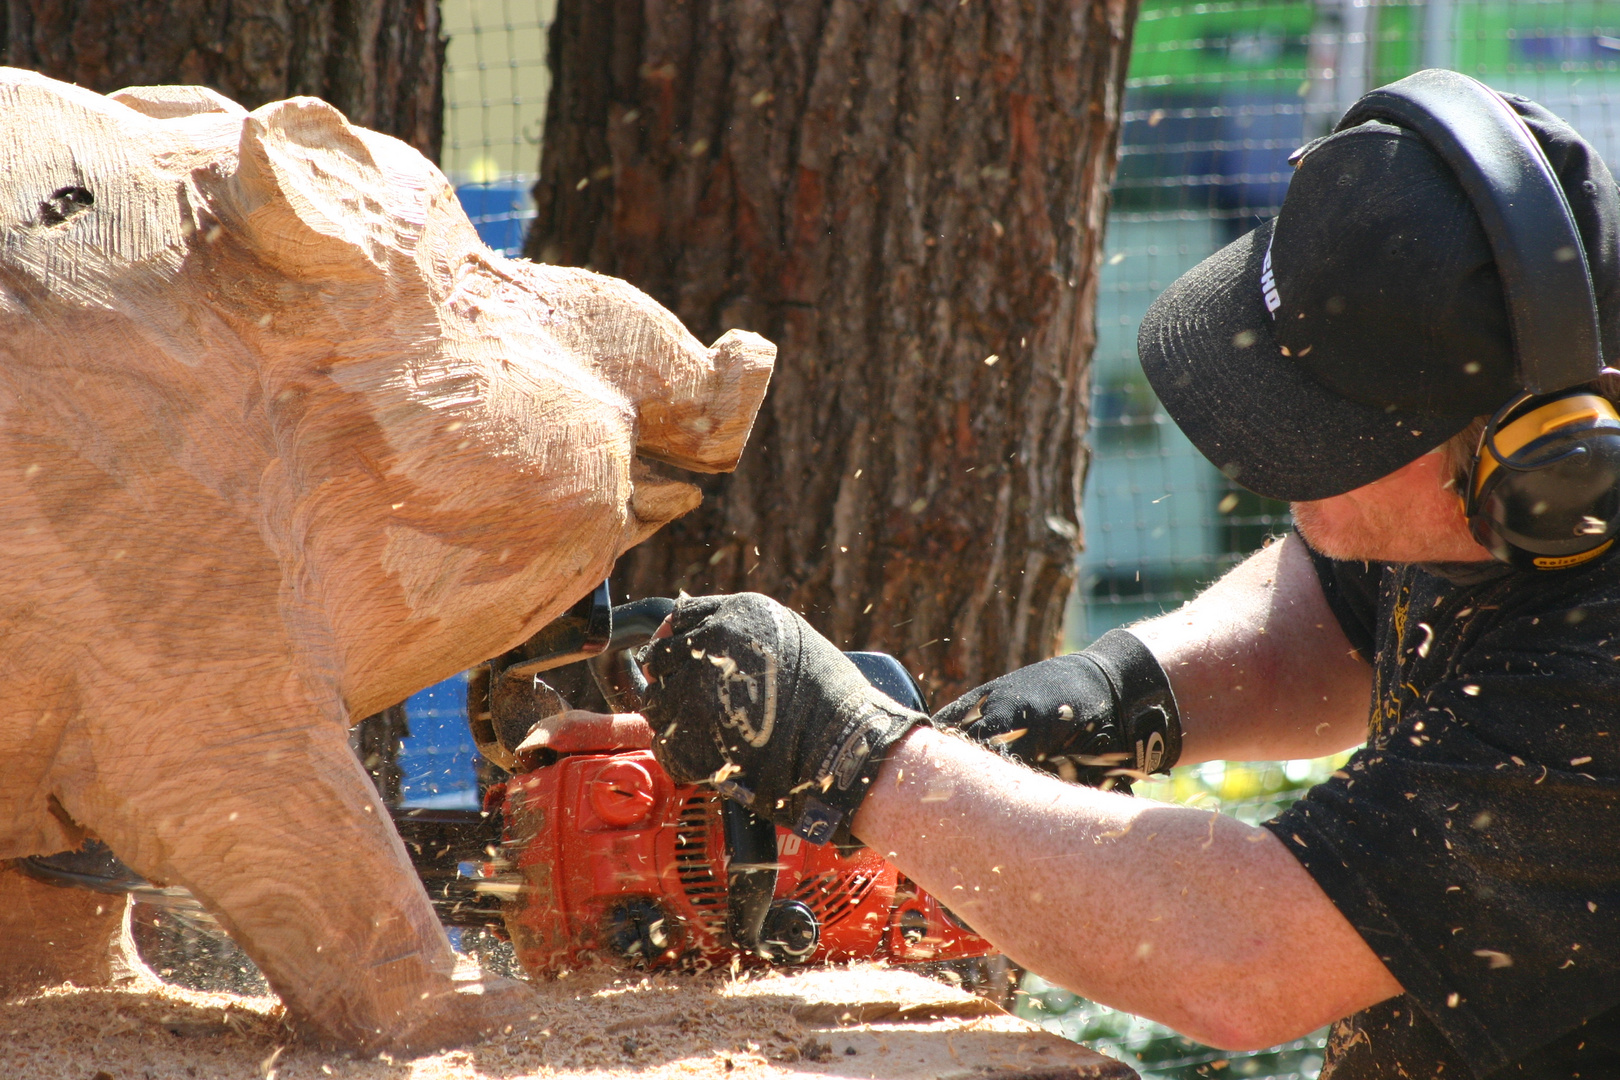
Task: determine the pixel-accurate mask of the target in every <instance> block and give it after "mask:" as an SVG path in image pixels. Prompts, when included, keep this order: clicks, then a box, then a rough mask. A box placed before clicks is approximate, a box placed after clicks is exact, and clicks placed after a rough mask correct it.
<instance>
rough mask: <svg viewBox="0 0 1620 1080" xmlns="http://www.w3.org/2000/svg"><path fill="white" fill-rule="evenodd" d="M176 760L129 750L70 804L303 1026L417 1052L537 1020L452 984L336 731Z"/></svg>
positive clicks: (363, 780) (399, 850) (504, 991)
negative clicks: (182, 895) (191, 898)
mask: <svg viewBox="0 0 1620 1080" xmlns="http://www.w3.org/2000/svg"><path fill="white" fill-rule="evenodd" d="M156 753H161V751H156ZM175 755H176V756H175V760H173V761H167V762H163V761H158V760H154V759H153V758H150V757H148V758H145V759H144V760H142V759H137V758H136V757H134V756H132V755H126V756H125V758H124V759H122V760H121V761H115V762H114V763H113V764H111V765H110V766H108V767H109V768H115V769H116V768H121V767H126V766H127V767H128V769H129V772H128V773H127V774H126V775H113V776H109V775H108V773H107V772H103V773H102V774H101V776H100V778H99V779H100V783H99V784H98V785H96V788H97V789H99V790H92V791H91V792H89V793H87V794H88V802H87V804H86V805H83V806H80V805H75V806H72V807H70V808H69V809H70V810H71V811H72V812H73V814H74V816H75V817H76V818H78V819H79V820H82V821H84V822H86V823H87V824H89V825H91V826H92V827H93V828H94V829H95V830H96V832H97V833H98V834H99V835H101V836H103V837H105V838H106V840H107V841H108V843H109V844H110V845H112V846H113V847H114V848H115V849H116V850H117V851H118V852H119V853H120V855H121V856H122V857H123V858H124V860H125V861H126V862H128V863H129V864H130V865H131V866H132V867H133V868H134V869H135V870H137V871H138V872H140V873H142V874H144V875H145V876H147V877H148V878H152V879H153V880H162V881H165V882H166V883H168V884H174V885H183V886H185V887H186V888H188V889H190V890H191V892H192V893H193V894H194V895H195V896H196V897H197V899H198V900H200V901H202V903H203V904H204V905H205V906H206V907H207V908H208V909H209V910H210V911H211V912H213V914H214V915H215V917H217V918H218V919H219V920H220V922H221V923H222V924H223V925H224V926H225V927H226V929H227V930H229V931H230V934H231V936H232V937H233V938H234V939H235V940H236V942H237V944H238V945H240V946H241V947H242V950H243V951H244V952H246V953H247V954H248V956H249V957H251V958H252V959H253V961H254V962H255V963H256V964H258V966H259V968H260V970H261V971H263V972H264V975H265V978H266V979H268V980H269V982H270V985H271V987H272V989H274V990H275V991H276V993H277V994H279V995H280V996H281V999H282V1001H283V1002H285V1003H286V1005H287V1010H288V1018H289V1020H290V1021H291V1022H292V1023H293V1024H294V1025H295V1026H297V1027H298V1028H299V1029H300V1030H302V1031H304V1032H306V1033H307V1034H309V1035H311V1036H313V1037H314V1038H315V1039H317V1040H318V1041H322V1042H327V1043H336V1044H341V1045H345V1046H350V1047H355V1048H358V1049H362V1050H368V1051H377V1050H392V1051H398V1050H412V1051H425V1050H430V1049H436V1048H439V1047H443V1046H449V1045H453V1044H456V1043H464V1042H469V1041H472V1040H474V1039H477V1038H479V1037H481V1036H484V1035H487V1034H493V1033H497V1032H499V1031H501V1030H502V1029H504V1028H505V1027H506V1026H507V1025H516V1024H519V1023H522V1022H524V1021H525V1020H526V1019H527V1018H528V1017H529V1016H530V1015H531V1014H532V1012H533V1011H534V1010H533V1009H532V1007H531V1004H532V1000H533V994H532V992H531V991H530V990H529V988H528V987H526V986H524V985H523V984H522V983H517V982H512V981H509V980H504V979H493V978H486V979H483V980H481V981H478V982H471V983H468V982H456V983H454V984H452V980H451V974H452V971H453V970H454V966H455V954H454V953H453V952H452V951H451V948H450V943H449V940H448V939H447V938H446V937H445V933H444V930H443V928H442V927H441V926H440V925H439V922H438V920H437V919H436V918H435V916H434V913H433V909H432V906H431V905H430V904H429V902H428V898H427V894H426V893H425V892H424V891H423V889H422V885H421V882H420V881H419V880H418V879H417V877H416V874H415V872H414V871H413V870H412V868H411V864H410V860H409V858H408V856H407V855H406V852H405V847H404V845H403V844H402V843H400V840H399V837H398V835H397V834H396V833H395V832H394V828H393V824H392V822H391V821H390V820H389V818H388V815H387V813H386V811H385V810H384V808H383V807H382V805H381V802H380V800H379V799H378V797H377V792H376V790H375V789H374V788H373V787H372V785H371V781H370V780H369V778H368V777H367V776H366V773H365V770H364V769H363V767H362V766H361V764H360V762H359V761H357V760H356V759H355V756H354V754H353V753H352V752H351V751H350V749H349V746H348V742H347V741H346V739H345V737H344V733H343V732H342V731H341V730H336V729H333V730H324V729H323V730H314V731H312V730H299V729H298V728H295V727H288V728H284V729H282V730H281V731H278V732H276V733H275V734H273V735H266V736H263V737H258V738H246V739H242V740H239V741H234V742H232V743H230V744H228V745H226V746H223V747H217V748H206V747H198V746H195V745H193V746H190V747H187V748H185V749H184V751H183V752H182V751H175ZM182 759H183V760H182ZM201 778H207V780H206V789H205V791H206V796H207V797H206V798H199V791H200V790H204V788H203V785H202V784H201V783H200V780H201ZM74 798H75V800H77V798H78V795H77V793H75V796H74Z"/></svg>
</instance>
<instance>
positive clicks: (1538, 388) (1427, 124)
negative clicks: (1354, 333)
mask: <svg viewBox="0 0 1620 1080" xmlns="http://www.w3.org/2000/svg"><path fill="white" fill-rule="evenodd" d="M1368 120H1386V121H1389V122H1392V123H1395V124H1398V125H1400V126H1401V127H1405V128H1409V129H1411V130H1413V131H1415V132H1417V133H1418V134H1419V135H1421V136H1422V137H1423V140H1424V141H1425V142H1426V143H1427V144H1428V145H1429V147H1430V148H1431V149H1432V150H1433V151H1434V152H1435V153H1436V154H1438V155H1439V156H1440V158H1441V160H1443V161H1445V163H1446V164H1447V165H1449V166H1450V167H1451V169H1452V171H1453V172H1454V173H1455V174H1456V175H1457V180H1458V182H1459V183H1460V184H1461V185H1462V188H1463V191H1464V192H1465V193H1466V194H1467V195H1468V198H1469V201H1470V202H1471V203H1472V204H1473V206H1474V211H1475V212H1476V213H1477V214H1478V215H1479V218H1480V222H1481V224H1483V225H1484V227H1485V235H1486V236H1487V237H1488V238H1489V240H1490V244H1491V250H1492V252H1493V253H1494V254H1495V256H1496V266H1497V271H1498V273H1499V274H1500V276H1501V280H1502V290H1503V292H1504V293H1505V299H1506V301H1507V309H1508V316H1509V319H1510V321H1511V324H1512V326H1513V340H1514V345H1515V352H1516V353H1517V360H1518V370H1517V372H1516V374H1517V376H1518V380H1519V385H1520V386H1522V387H1524V388H1525V389H1526V390H1528V391H1530V392H1531V393H1533V394H1548V393H1553V392H1556V391H1558V390H1564V389H1567V388H1569V387H1572V386H1579V385H1581V384H1582V383H1588V382H1591V381H1592V380H1593V379H1595V378H1597V375H1598V372H1599V371H1600V370H1601V369H1602V367H1603V349H1602V338H1601V335H1600V333H1599V330H1598V317H1597V300H1596V297H1595V296H1594V295H1593V292H1592V278H1591V272H1590V270H1589V268H1588V267H1587V263H1586V252H1585V248H1584V247H1583V246H1582V244H1581V237H1580V231H1579V230H1578V229H1577V228H1576V226H1575V219H1574V216H1573V215H1572V214H1571V213H1570V210H1569V202H1568V200H1567V199H1566V198H1565V197H1564V189H1563V187H1562V185H1560V184H1559V182H1558V177H1557V176H1556V175H1555V174H1554V173H1553V170H1552V166H1551V164H1549V163H1548V161H1547V155H1546V154H1545V153H1543V152H1542V149H1541V145H1540V144H1539V143H1538V142H1536V140H1535V137H1534V136H1533V135H1531V134H1530V131H1529V129H1528V128H1527V127H1526V126H1525V123H1524V121H1523V120H1522V119H1521V118H1520V117H1519V115H1518V113H1516V112H1514V111H1513V109H1512V108H1510V107H1509V106H1508V105H1507V103H1506V102H1504V101H1503V100H1502V99H1501V97H1499V96H1498V95H1497V94H1496V92H1495V91H1493V90H1491V89H1490V88H1489V87H1487V86H1485V85H1484V84H1483V83H1480V82H1478V81H1476V80H1474V79H1471V78H1469V77H1468V76H1466V75H1463V74H1460V73H1458V72H1455V71H1445V70H1441V69H1433V70H1429V71H1420V72H1418V73H1417V74H1415V75H1409V76H1407V77H1406V78H1404V79H1401V80H1400V81H1399V82H1395V83H1391V84H1390V85H1388V86H1386V87H1383V88H1382V89H1378V90H1374V91H1372V92H1371V93H1369V94H1367V95H1366V96H1365V97H1363V98H1362V99H1361V100H1360V101H1358V102H1357V103H1356V104H1355V105H1353V106H1351V108H1350V111H1349V112H1347V113H1345V115H1344V118H1343V119H1342V120H1340V121H1339V125H1338V128H1337V129H1336V130H1339V131H1343V130H1345V129H1346V128H1350V127H1354V126H1356V125H1357V124H1361V123H1364V122H1366V121H1368Z"/></svg>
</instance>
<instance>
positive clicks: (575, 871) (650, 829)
mask: <svg viewBox="0 0 1620 1080" xmlns="http://www.w3.org/2000/svg"><path fill="white" fill-rule="evenodd" d="M500 797H501V799H502V803H501V808H502V818H503V820H504V821H505V823H506V842H505V845H504V847H505V849H506V852H507V857H508V859H509V860H510V861H511V862H513V863H515V865H514V866H513V867H512V869H514V870H516V871H517V872H518V874H520V875H521V880H522V887H521V888H520V889H519V890H518V892H517V894H516V896H515V897H514V898H513V899H512V900H510V901H509V902H508V904H507V908H506V928H507V932H508V934H509V935H510V937H511V939H512V944H513V947H514V948H515V949H516V951H517V955H518V959H519V961H520V962H521V963H522V965H523V967H524V968H525V969H526V970H527V971H529V972H530V973H533V974H556V973H558V972H561V971H565V970H569V969H573V968H578V967H580V966H581V965H583V964H586V963H590V962H592V961H595V960H600V961H606V962H608V963H612V964H617V965H621V966H633V967H670V966H695V967H700V968H701V967H706V966H712V965H715V964H729V963H730V962H731V960H732V958H733V957H734V956H742V957H743V959H744V961H745V962H748V963H753V962H758V961H757V960H756V959H755V958H754V957H753V956H751V955H749V954H746V953H744V952H742V950H739V949H737V948H736V947H735V945H734V943H733V942H732V941H731V939H730V935H729V933H728V930H727V893H728V873H727V870H728V867H727V865H726V857H725V852H726V844H725V833H724V823H723V814H722V800H721V797H720V796H719V795H717V794H716V793H715V792H713V791H712V790H709V789H706V788H699V787H696V786H689V785H680V784H676V783H674V782H673V781H672V780H670V778H669V775H668V774H667V773H666V772H664V770H663V769H662V768H661V767H660V766H659V764H658V762H657V761H655V760H654V759H653V755H652V752H651V750H648V749H644V748H636V749H626V750H619V751H616V752H611V753H572V754H564V755H561V756H559V757H558V758H557V759H556V760H555V761H554V762H552V763H550V764H546V765H542V766H541V767H539V768H536V769H534V770H532V771H530V772H527V773H524V774H523V775H520V776H516V777H514V778H513V779H512V780H510V781H509V782H508V783H507V784H506V787H505V790H504V792H503V793H501V795H500ZM776 850H777V861H776V864H775V867H774V869H775V872H776V887H775V903H773V905H772V917H771V918H768V919H767V923H766V935H765V936H766V937H767V938H770V937H771V936H772V932H773V929H774V931H775V933H776V934H777V935H779V936H780V937H782V938H783V939H784V940H783V941H782V943H781V944H782V951H783V952H784V953H785V954H786V955H785V956H784V959H792V960H795V961H821V960H855V959H867V960H869V959H874V958H877V957H888V958H889V959H891V960H894V961H897V962H898V961H904V962H912V961H922V960H951V959H959V958H964V957H972V956H985V955H989V954H991V953H993V952H995V949H994V947H993V946H991V945H990V943H989V942H987V941H985V940H984V939H983V938H981V937H979V936H978V935H976V934H974V933H973V932H972V931H971V930H969V929H967V928H966V927H965V926H964V925H963V924H961V923H960V922H959V921H957V920H956V919H955V918H954V917H952V916H951V915H950V914H949V913H948V912H947V911H946V910H945V908H944V906H943V905H941V904H940V903H939V902H938V901H937V900H935V899H934V898H933V897H931V896H929V895H928V894H927V893H925V892H923V891H922V890H921V889H919V888H917V886H916V885H914V884H912V883H911V882H910V881H909V880H908V879H906V878H905V877H904V876H903V875H901V874H900V873H899V872H898V871H897V870H896V869H895V868H894V867H893V866H891V865H890V864H889V863H887V862H885V861H884V860H883V859H882V858H880V857H879V856H878V854H877V853H876V852H874V851H872V850H871V849H869V848H864V847H862V848H855V849H840V848H838V847H835V846H834V845H831V844H829V845H825V846H822V847H817V846H815V845H813V844H809V843H806V842H805V841H803V840H801V839H800V838H799V837H797V836H795V835H793V834H792V833H790V832H788V831H787V830H785V829H777V830H776ZM795 903H796V904H798V905H802V909H800V908H798V907H795V906H793V905H794V904H795ZM806 913H808V915H806ZM807 918H808V919H809V920H813V925H807V923H806V919H807ZM773 919H774V921H775V922H776V923H778V924H779V925H777V926H776V927H774V928H773V926H772V921H773ZM812 939H813V941H812Z"/></svg>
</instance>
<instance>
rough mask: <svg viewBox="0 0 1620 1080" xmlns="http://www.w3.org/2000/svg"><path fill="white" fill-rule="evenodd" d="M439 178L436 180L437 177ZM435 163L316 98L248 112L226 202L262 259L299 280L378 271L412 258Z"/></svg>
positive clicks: (438, 184) (440, 181)
mask: <svg viewBox="0 0 1620 1080" xmlns="http://www.w3.org/2000/svg"><path fill="white" fill-rule="evenodd" d="M435 181H436V182H435ZM440 187H446V184H445V181H444V179H443V177H442V176H441V175H440V174H439V173H438V171H437V170H436V169H434V168H433V166H432V165H431V164H430V163H429V162H428V161H427V159H426V158H423V157H422V155H420V154H418V153H417V152H416V151H415V150H412V149H411V148H410V147H409V146H406V145H405V144H404V143H401V142H399V141H398V140H395V139H390V138H388V137H387V136H384V135H377V134H375V133H373V132H362V131H360V130H359V129H356V128H354V127H351V126H350V125H349V122H348V120H346V119H345V118H344V116H343V114H342V113H340V112H338V110H336V109H334V108H333V107H332V106H330V105H328V104H326V102H324V101H320V100H318V99H316V98H307V97H306V98H290V99H288V100H286V101H277V102H273V103H271V104H269V105H266V106H264V107H263V108H262V109H258V110H257V111H255V112H253V113H250V114H248V115H247V116H246V117H245V118H244V120H243V122H242V141H241V147H240V159H239V164H238V167H237V171H236V175H235V176H234V177H233V178H232V179H231V182H230V190H229V192H228V194H227V201H228V202H229V203H230V204H231V206H232V209H233V210H234V211H235V214H234V216H235V217H236V218H237V221H238V223H239V224H240V226H241V227H243V228H245V230H246V231H247V232H248V233H249V234H250V237H251V240H252V247H253V249H254V251H255V252H256V253H257V254H258V255H259V257H260V258H262V259H264V260H265V261H267V262H269V263H271V264H273V265H275V266H277V267H279V268H280V269H282V270H284V271H286V272H287V273H288V274H289V275H291V276H296V277H300V278H334V277H336V278H353V277H362V278H363V277H372V276H377V275H379V274H383V273H386V272H387V270H386V268H387V266H388V263H389V262H390V261H391V260H392V259H394V258H398V257H401V256H403V257H405V258H407V259H408V258H411V257H412V251H413V249H414V247H415V245H416V241H417V239H418V238H419V237H420V236H421V233H422V228H423V224H424V222H425V221H426V218H427V212H428V208H429V205H430V203H431V201H432V199H433V196H434V195H436V194H438V192H437V191H436V190H435V189H436V188H440Z"/></svg>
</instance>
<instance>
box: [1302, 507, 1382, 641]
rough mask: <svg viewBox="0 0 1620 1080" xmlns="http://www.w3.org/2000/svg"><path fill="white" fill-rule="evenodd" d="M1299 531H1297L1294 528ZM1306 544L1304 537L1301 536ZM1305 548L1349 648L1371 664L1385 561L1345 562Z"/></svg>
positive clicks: (1308, 547) (1307, 546)
mask: <svg viewBox="0 0 1620 1080" xmlns="http://www.w3.org/2000/svg"><path fill="white" fill-rule="evenodd" d="M1295 534H1296V535H1297V534H1298V530H1297V529H1296V530H1295ZM1300 542H1301V543H1305V538H1304V537H1303V536H1301V537H1300ZM1305 550H1306V551H1307V552H1308V553H1309V554H1310V556H1311V566H1312V567H1313V568H1314V569H1315V570H1316V580H1317V581H1319V582H1321V585H1322V596H1323V597H1324V598H1325V599H1326V600H1327V604H1328V608H1329V609H1331V610H1332V612H1333V617H1334V618H1336V619H1338V620H1339V628H1340V629H1342V630H1343V631H1344V636H1345V639H1346V640H1347V641H1349V642H1350V647H1351V648H1353V649H1355V650H1356V653H1357V654H1358V655H1359V656H1360V657H1361V658H1362V659H1363V660H1365V661H1367V662H1368V663H1372V658H1373V649H1374V640H1375V628H1376V626H1377V620H1378V583H1379V581H1380V579H1381V578H1382V577H1383V572H1384V564H1383V563H1371V562H1345V561H1344V560H1342V559H1330V558H1328V557H1327V556H1326V555H1320V554H1318V553H1317V552H1316V551H1315V550H1314V549H1313V548H1312V547H1311V545H1310V544H1305Z"/></svg>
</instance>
